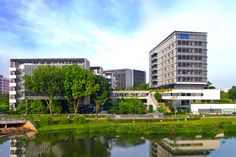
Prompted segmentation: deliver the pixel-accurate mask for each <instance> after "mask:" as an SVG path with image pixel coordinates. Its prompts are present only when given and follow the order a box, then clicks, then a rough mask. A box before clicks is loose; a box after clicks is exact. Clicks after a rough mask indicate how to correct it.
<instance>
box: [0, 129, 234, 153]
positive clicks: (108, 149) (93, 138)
mask: <svg viewBox="0 0 236 157" xmlns="http://www.w3.org/2000/svg"><path fill="white" fill-rule="evenodd" d="M235 146H236V136H235V135H223V134H221V135H205V136H204V135H187V136H186V135H179V136H168V135H161V136H147V137H144V136H140V135H101V134H99V135H94V134H93V135H81V134H76V133H75V132H68V131H67V132H56V133H38V134H36V135H32V134H27V135H14V136H10V137H0V156H1V157H9V156H14V155H17V156H18V157H20V156H26V157H126V156H128V157H165V156H168V157H178V156H195V157H196V156H209V157H220V156H234V155H235Z"/></svg>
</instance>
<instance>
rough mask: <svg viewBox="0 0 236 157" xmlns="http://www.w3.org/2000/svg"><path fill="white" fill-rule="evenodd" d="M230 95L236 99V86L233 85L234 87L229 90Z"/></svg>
mask: <svg viewBox="0 0 236 157" xmlns="http://www.w3.org/2000/svg"><path fill="white" fill-rule="evenodd" d="M229 95H230V98H231V99H233V101H235V100H236V86H233V87H232V88H231V89H230V90H229Z"/></svg>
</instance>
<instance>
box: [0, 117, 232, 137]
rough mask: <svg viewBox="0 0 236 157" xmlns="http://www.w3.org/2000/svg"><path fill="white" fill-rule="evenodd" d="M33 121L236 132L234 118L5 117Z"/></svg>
mask: <svg viewBox="0 0 236 157" xmlns="http://www.w3.org/2000/svg"><path fill="white" fill-rule="evenodd" d="M4 117H5V118H18V119H27V120H30V121H31V122H32V123H33V124H34V125H35V127H36V128H37V129H38V131H39V132H58V131H67V130H71V131H75V132H76V133H79V134H80V133H81V134H86V133H102V134H110V133H114V134H139V135H158V134H171V135H176V134H219V133H234V132H236V117H235V118H217V117H215V118H209V117H208V118H200V117H195V118H185V117H178V118H173V117H172V118H171V117H168V118H165V119H162V120H161V119H145V120H114V119H109V118H108V117H107V116H106V115H25V116H19V115H18V116H17V115H13V116H4Z"/></svg>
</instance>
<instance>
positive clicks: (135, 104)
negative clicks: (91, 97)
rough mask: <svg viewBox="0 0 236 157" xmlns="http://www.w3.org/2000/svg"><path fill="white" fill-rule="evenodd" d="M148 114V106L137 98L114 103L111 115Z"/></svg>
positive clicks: (110, 111)
mask: <svg viewBox="0 0 236 157" xmlns="http://www.w3.org/2000/svg"><path fill="white" fill-rule="evenodd" d="M146 112H147V109H146V106H145V105H144V104H143V103H142V102H141V101H140V100H139V99H137V98H132V99H123V100H121V101H120V102H114V104H113V106H112V107H111V109H110V110H109V113H116V114H144V113H146Z"/></svg>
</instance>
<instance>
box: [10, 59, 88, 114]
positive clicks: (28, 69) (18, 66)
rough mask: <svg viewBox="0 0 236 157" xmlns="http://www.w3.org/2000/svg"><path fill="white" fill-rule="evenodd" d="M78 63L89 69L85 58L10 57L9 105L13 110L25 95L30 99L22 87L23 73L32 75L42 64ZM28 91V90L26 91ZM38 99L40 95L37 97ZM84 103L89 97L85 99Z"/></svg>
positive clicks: (61, 64)
mask: <svg viewBox="0 0 236 157" xmlns="http://www.w3.org/2000/svg"><path fill="white" fill-rule="evenodd" d="M72 64H78V65H79V66H81V67H82V68H84V69H88V70H90V62H89V61H88V60H87V59H85V58H35V59H10V76H9V79H10V88H9V105H10V108H12V109H13V110H15V109H16V106H17V104H19V103H20V102H21V101H22V100H23V99H25V97H26V96H27V97H28V98H29V99H31V97H32V95H27V93H26V90H25V87H24V79H23V77H24V75H32V72H33V71H34V70H35V69H36V68H37V67H39V66H42V65H54V66H63V65H72ZM28 93H29V92H28ZM37 98H39V99H40V97H37ZM84 103H85V104H88V103H89V99H85V102H84Z"/></svg>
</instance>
